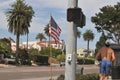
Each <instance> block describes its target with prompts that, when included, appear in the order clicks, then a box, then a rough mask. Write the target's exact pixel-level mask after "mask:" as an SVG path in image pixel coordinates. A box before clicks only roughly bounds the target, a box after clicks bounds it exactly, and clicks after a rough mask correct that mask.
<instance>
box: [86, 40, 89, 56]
mask: <svg viewBox="0 0 120 80" xmlns="http://www.w3.org/2000/svg"><path fill="white" fill-rule="evenodd" d="M89 42H90V41H89V40H88V42H87V56H88V55H89Z"/></svg>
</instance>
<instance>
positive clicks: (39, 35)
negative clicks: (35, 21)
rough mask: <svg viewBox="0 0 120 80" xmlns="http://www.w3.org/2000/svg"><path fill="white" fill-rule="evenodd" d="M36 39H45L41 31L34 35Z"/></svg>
mask: <svg viewBox="0 0 120 80" xmlns="http://www.w3.org/2000/svg"><path fill="white" fill-rule="evenodd" d="M36 39H39V40H40V41H42V40H43V39H46V38H45V36H44V34H43V33H38V34H37V36H36Z"/></svg>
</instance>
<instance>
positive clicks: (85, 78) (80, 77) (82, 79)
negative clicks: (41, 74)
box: [57, 73, 99, 80]
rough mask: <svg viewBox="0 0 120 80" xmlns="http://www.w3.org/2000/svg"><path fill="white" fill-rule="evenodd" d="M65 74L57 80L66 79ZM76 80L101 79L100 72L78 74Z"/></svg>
mask: <svg viewBox="0 0 120 80" xmlns="http://www.w3.org/2000/svg"><path fill="white" fill-rule="evenodd" d="M64 79H65V76H64V75H60V76H59V77H58V78H57V80H64ZM76 80H99V74H97V73H92V74H86V75H80V74H76Z"/></svg>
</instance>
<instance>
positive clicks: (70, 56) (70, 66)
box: [65, 0, 78, 80]
mask: <svg viewBox="0 0 120 80" xmlns="http://www.w3.org/2000/svg"><path fill="white" fill-rule="evenodd" d="M77 4H78V0H68V8H77ZM76 50H77V27H76V24H75V23H74V22H68V25H67V46H66V62H65V63H66V65H65V80H75V72H76V53H77V51H76Z"/></svg>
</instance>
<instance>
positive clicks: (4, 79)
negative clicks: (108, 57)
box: [0, 65, 99, 80]
mask: <svg viewBox="0 0 120 80" xmlns="http://www.w3.org/2000/svg"><path fill="white" fill-rule="evenodd" d="M80 67H84V72H83V73H84V74H89V73H98V69H99V67H96V66H95V65H78V66H77V68H78V69H79V68H80ZM64 68H65V67H60V66H53V67H52V70H51V67H49V66H39V67H28V66H20V67H6V68H0V80H48V79H50V75H51V71H52V77H57V76H59V75H61V74H64V73H65V72H64Z"/></svg>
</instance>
